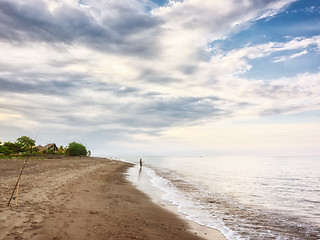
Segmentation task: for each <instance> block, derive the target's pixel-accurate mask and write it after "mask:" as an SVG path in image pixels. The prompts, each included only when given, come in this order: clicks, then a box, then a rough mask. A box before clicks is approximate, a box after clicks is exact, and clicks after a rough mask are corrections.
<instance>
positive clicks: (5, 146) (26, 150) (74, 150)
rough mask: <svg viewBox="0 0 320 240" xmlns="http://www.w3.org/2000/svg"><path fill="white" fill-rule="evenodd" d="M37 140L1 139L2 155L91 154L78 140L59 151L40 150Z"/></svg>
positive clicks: (21, 138) (24, 138)
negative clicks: (11, 140)
mask: <svg viewBox="0 0 320 240" xmlns="http://www.w3.org/2000/svg"><path fill="white" fill-rule="evenodd" d="M35 143H36V141H35V140H34V139H32V138H30V137H27V136H22V137H19V138H18V139H17V140H16V141H15V142H4V143H2V142H1V141H0V155H5V156H11V155H21V154H22V155H26V154H48V153H49V154H59V155H70V156H87V155H89V156H90V155H91V152H90V151H88V150H87V148H86V147H85V146H84V145H83V144H81V143H77V142H71V143H69V145H68V146H67V147H63V146H60V147H59V148H58V150H57V151H54V150H52V149H50V150H47V151H43V152H39V148H37V147H36V146H35Z"/></svg>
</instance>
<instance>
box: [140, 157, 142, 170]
mask: <svg viewBox="0 0 320 240" xmlns="http://www.w3.org/2000/svg"><path fill="white" fill-rule="evenodd" d="M140 168H142V158H140Z"/></svg>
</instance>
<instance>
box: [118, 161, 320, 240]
mask: <svg viewBox="0 0 320 240" xmlns="http://www.w3.org/2000/svg"><path fill="white" fill-rule="evenodd" d="M139 158H140V157H121V159H122V160H125V161H129V162H133V163H136V165H135V166H134V167H132V168H130V169H129V170H128V173H127V179H128V180H129V181H131V182H132V183H133V184H134V185H135V186H137V187H138V188H139V189H140V190H142V191H144V192H146V193H147V194H148V195H149V196H150V197H151V198H152V199H153V200H154V201H155V202H158V203H161V204H167V205H174V206H176V207H177V209H178V211H179V212H180V213H183V214H184V215H185V216H186V218H187V219H188V220H190V221H193V222H196V223H198V224H200V225H203V226H207V227H209V228H214V229H217V230H219V231H220V232H221V233H222V234H223V235H224V236H225V237H226V238H227V239H229V240H234V239H257V240H259V239H277V240H280V239H296V240H298V239H299V240H300V239H301V240H307V239H310V240H313V239H317V240H319V239H320V158H319V157H283V156H282V157H256V156H255V157H253V156H215V157H143V158H142V160H143V167H142V169H141V170H140V168H139Z"/></svg>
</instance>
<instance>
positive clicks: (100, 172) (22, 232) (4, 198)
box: [0, 157, 223, 240]
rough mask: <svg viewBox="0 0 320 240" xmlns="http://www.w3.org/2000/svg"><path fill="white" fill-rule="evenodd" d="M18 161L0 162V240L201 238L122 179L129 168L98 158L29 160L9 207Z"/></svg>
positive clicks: (18, 169) (185, 223) (22, 161)
mask: <svg viewBox="0 0 320 240" xmlns="http://www.w3.org/2000/svg"><path fill="white" fill-rule="evenodd" d="M23 163H24V159H1V160H0V177H1V186H0V197H1V208H0V239H184V240H188V239H195V240H196V239H203V238H202V237H201V236H199V234H198V232H196V231H195V230H194V229H191V228H190V225H189V224H188V222H186V221H184V220H183V219H181V218H179V216H178V215H177V214H174V213H173V212H170V211H167V210H166V209H165V208H164V207H162V206H160V205H157V204H155V203H153V202H152V201H151V200H150V199H149V198H148V197H147V196H146V195H145V194H144V193H142V192H140V191H139V190H137V189H136V188H135V187H134V186H133V185H132V184H131V183H129V182H128V181H127V180H126V179H125V176H124V174H123V173H124V172H125V171H126V169H127V168H128V167H130V164H128V163H123V162H119V161H113V160H108V159H103V158H93V157H90V158H77V157H73V158H71V157H64V158H57V159H41V160H40V159H35V158H30V159H29V160H28V162H27V165H26V168H25V170H24V172H23V175H22V177H21V181H20V184H19V192H18V197H17V199H14V200H12V202H11V204H10V206H9V207H8V206H7V203H8V201H9V198H10V195H11V192H12V189H13V187H14V186H15V183H16V180H17V178H18V175H19V173H20V171H21V168H22V166H23ZM16 200H18V201H16ZM204 234H206V233H204ZM208 234H209V233H208ZM207 236H210V235H207ZM221 237H222V236H220V234H219V233H217V235H216V237H212V238H211V237H210V239H223V238H221ZM207 238H208V237H207Z"/></svg>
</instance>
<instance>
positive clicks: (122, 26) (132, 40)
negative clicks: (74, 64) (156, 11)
mask: <svg viewBox="0 0 320 240" xmlns="http://www.w3.org/2000/svg"><path fill="white" fill-rule="evenodd" d="M132 2H133V3H132V4H131V5H130V4H120V3H117V2H115V1H108V3H107V5H106V4H105V5H103V4H102V5H101V3H99V2H98V1H90V3H89V7H86V8H82V7H80V6H79V5H77V4H73V5H71V4H68V3H67V2H64V1H60V5H58V6H57V7H56V8H54V10H52V11H50V9H49V8H50V3H47V2H45V1H40V0H34V1H32V2H31V3H30V2H28V3H27V2H20V1H1V2H0V20H1V24H0V32H1V34H0V37H1V38H2V39H3V40H5V41H12V42H46V43H51V44H57V45H61V44H66V45H73V44H81V45H85V46H88V47H91V48H93V49H96V50H99V51H108V52H114V51H115V52H116V53H125V54H138V55H140V54H141V55H145V54H146V55H152V54H153V53H154V50H155V41H156V38H154V37H153V38H149V37H148V35H152V34H154V33H156V31H157V29H156V27H157V26H158V20H157V19H156V18H154V17H152V15H150V14H147V13H144V12H141V11H140V12H137V11H136V10H137V9H136V8H135V7H134V3H136V2H138V1H132ZM104 9H106V10H104ZM158 30H159V29H158Z"/></svg>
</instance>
